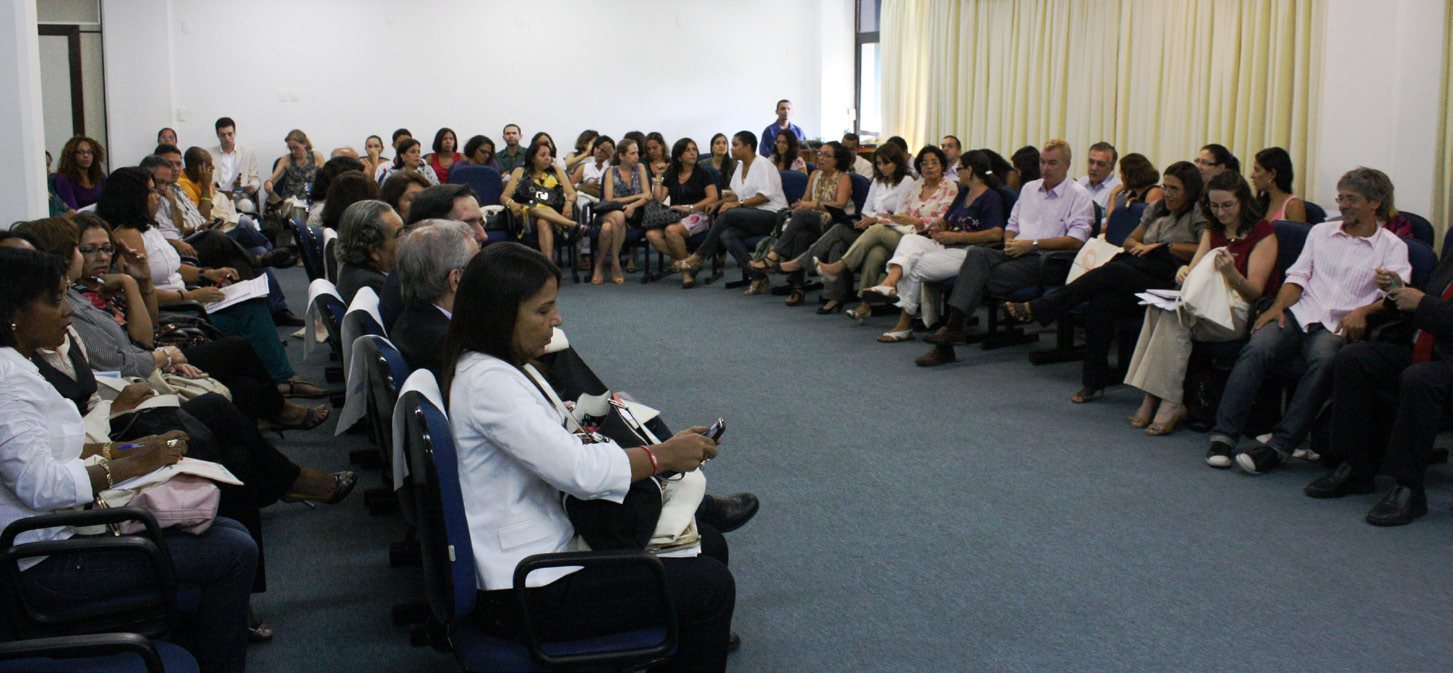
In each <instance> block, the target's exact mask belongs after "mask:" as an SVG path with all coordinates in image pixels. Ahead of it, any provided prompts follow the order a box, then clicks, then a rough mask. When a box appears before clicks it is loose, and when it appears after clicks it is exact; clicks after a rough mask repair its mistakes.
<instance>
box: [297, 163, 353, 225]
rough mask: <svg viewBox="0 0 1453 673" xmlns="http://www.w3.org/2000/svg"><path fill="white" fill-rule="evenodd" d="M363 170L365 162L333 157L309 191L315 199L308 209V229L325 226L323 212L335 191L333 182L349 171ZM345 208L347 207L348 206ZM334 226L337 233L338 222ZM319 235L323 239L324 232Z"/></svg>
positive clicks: (321, 170) (316, 177)
mask: <svg viewBox="0 0 1453 673" xmlns="http://www.w3.org/2000/svg"><path fill="white" fill-rule="evenodd" d="M363 168H364V167H363V162H362V161H359V160H357V159H354V158H353V157H333V158H332V159H329V160H328V161H327V163H324V164H323V167H322V168H319V169H318V172H317V174H316V175H315V176H314V177H313V186H312V188H311V189H309V190H308V195H309V196H310V197H312V199H313V203H312V205H310V206H309V207H308V227H309V228H310V229H319V228H321V227H323V226H325V225H324V224H323V211H324V210H326V209H327V207H328V192H329V191H330V190H332V189H333V181H334V180H336V179H337V178H338V176H340V175H343V174H344V173H347V172H349V171H357V172H360V173H361V172H363ZM344 207H347V206H346V204H345V206H344ZM340 212H341V211H340ZM333 224H334V226H333V229H334V231H337V222H336V221H335V222H334V223H333ZM318 235H319V237H321V236H322V232H318Z"/></svg>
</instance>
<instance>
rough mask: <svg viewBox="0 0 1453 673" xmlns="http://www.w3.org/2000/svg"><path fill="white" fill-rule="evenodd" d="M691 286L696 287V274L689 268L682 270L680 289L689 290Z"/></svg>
mask: <svg viewBox="0 0 1453 673" xmlns="http://www.w3.org/2000/svg"><path fill="white" fill-rule="evenodd" d="M693 287H696V274H695V273H692V272H691V271H690V270H687V271H683V272H682V273H681V289H683V290H690V289H691V288H693Z"/></svg>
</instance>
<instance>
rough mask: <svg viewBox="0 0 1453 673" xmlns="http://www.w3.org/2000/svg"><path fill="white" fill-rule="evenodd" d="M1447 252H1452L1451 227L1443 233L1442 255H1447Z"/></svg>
mask: <svg viewBox="0 0 1453 673" xmlns="http://www.w3.org/2000/svg"><path fill="white" fill-rule="evenodd" d="M1449 252H1453V227H1448V231H1447V233H1444V234H1443V251H1442V256H1444V257H1447V256H1448V253H1449Z"/></svg>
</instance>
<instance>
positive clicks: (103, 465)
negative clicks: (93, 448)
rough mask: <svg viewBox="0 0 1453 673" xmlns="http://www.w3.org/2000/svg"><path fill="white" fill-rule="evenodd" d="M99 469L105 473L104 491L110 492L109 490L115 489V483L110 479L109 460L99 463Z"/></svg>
mask: <svg viewBox="0 0 1453 673" xmlns="http://www.w3.org/2000/svg"><path fill="white" fill-rule="evenodd" d="M101 469H102V470H105V471H106V489H107V490H110V489H113V488H115V487H116V482H115V481H113V480H112V478H111V461H109V460H102V461H101Z"/></svg>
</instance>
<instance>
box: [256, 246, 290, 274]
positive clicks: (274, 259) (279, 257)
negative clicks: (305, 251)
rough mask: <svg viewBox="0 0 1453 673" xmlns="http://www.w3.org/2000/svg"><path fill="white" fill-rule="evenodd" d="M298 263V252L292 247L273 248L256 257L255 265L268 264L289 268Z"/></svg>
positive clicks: (263, 265)
mask: <svg viewBox="0 0 1453 673" xmlns="http://www.w3.org/2000/svg"><path fill="white" fill-rule="evenodd" d="M297 263H298V254H297V253H296V252H294V251H293V249H292V248H288V247H283V248H273V249H272V250H269V251H267V252H266V253H263V255H262V256H260V257H258V258H257V263H256V264H253V266H255V267H265V266H270V267H273V268H277V269H286V268H290V267H292V266H293V265H295V264H297Z"/></svg>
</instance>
